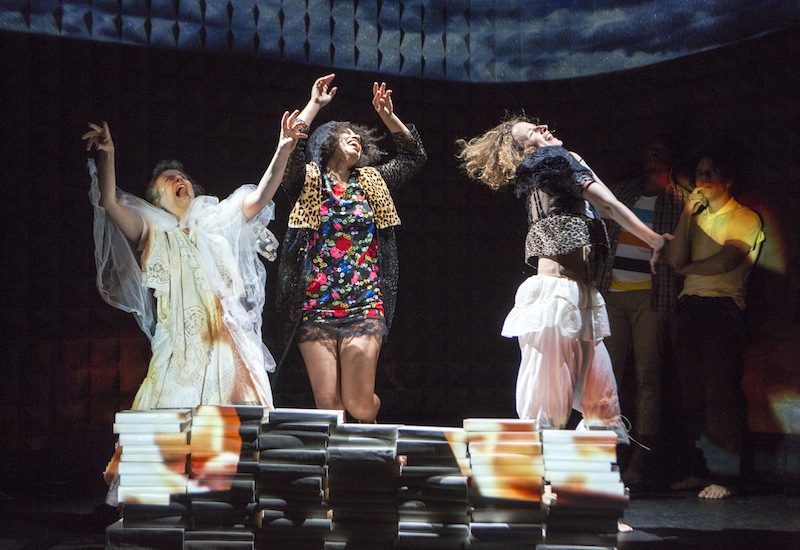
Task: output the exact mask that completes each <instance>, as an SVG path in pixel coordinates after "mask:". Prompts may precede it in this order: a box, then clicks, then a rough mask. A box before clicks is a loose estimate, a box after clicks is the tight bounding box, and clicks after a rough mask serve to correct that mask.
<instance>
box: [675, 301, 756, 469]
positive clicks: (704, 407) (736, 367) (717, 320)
mask: <svg viewBox="0 0 800 550" xmlns="http://www.w3.org/2000/svg"><path fill="white" fill-rule="evenodd" d="M674 323H675V324H674V344H675V358H676V362H677V366H678V372H679V375H680V384H681V396H682V402H683V412H684V415H685V418H684V421H685V422H686V428H687V435H688V437H689V439H691V440H693V441H697V440H698V439H700V438H701V437H702V438H703V439H704V440H705V441H706V442H707V443H710V444H711V446H713V447H715V448H717V449H719V450H720V451H721V452H722V453H723V454H727V455H729V456H735V457H740V456H741V449H742V440H743V437H744V433H745V428H746V425H747V423H746V413H747V409H746V401H745V396H744V393H743V391H742V387H741V383H742V371H743V354H744V348H745V344H746V339H747V327H746V324H745V317H744V312H743V311H742V310H741V309H740V308H739V307H738V306H737V305H736V304H735V302H734V301H733V300H732V299H731V298H706V297H700V296H684V297H682V298H681V299H680V300H679V301H678V305H677V307H676V310H675V316H674ZM692 456H694V457H695V458H692ZM696 457H697V455H696V454H695V453H690V454H689V456H688V457H687V459H688V464H687V469H688V472H687V473H688V474H689V475H697V476H702V475H703V473H704V471H705V467H704V466H703V464H702V462H699V461H698V460H697V458H696ZM705 458H706V462H707V463H708V464H707V466H708V468H709V469H710V470H711V473H712V474H714V473H715V471H716V470H717V468H716V466H717V465H715V464H713V463H712V461H711V460H710V458H711V457H709V456H706V457H705ZM737 474H738V472H737Z"/></svg>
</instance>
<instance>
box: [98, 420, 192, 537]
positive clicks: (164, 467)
mask: <svg viewBox="0 0 800 550" xmlns="http://www.w3.org/2000/svg"><path fill="white" fill-rule="evenodd" d="M191 420H192V409H188V408H187V409H155V410H135V411H134V410H127V411H119V412H117V413H116V414H115V416H114V425H113V430H114V433H115V434H117V436H118V441H117V443H118V445H119V447H120V449H121V451H120V454H119V458H120V461H119V464H118V476H119V489H118V499H119V502H120V504H121V506H122V516H123V518H122V519H120V520H119V521H117V522H116V523H114V524H112V525H110V526H108V528H107V529H106V548H111V549H113V548H128V547H131V546H132V545H133V546H137V545H142V544H143V543H145V542H146V543H147V544H150V545H153V546H154V547H158V548H178V549H180V548H183V544H184V530H185V529H187V528H190V527H191V525H192V516H191V508H190V506H189V505H188V504H187V503H186V502H185V501H182V500H181V498H182V497H184V496H185V493H186V490H187V485H188V480H189V474H188V472H189V470H188V458H189V433H190V427H191Z"/></svg>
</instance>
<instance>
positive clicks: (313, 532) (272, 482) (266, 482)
mask: <svg viewBox="0 0 800 550" xmlns="http://www.w3.org/2000/svg"><path fill="white" fill-rule="evenodd" d="M343 422H344V412H343V411H337V410H325V409H290V408H279V409H275V410H273V411H270V412H269V416H268V419H267V420H266V421H265V422H264V423H262V426H261V435H259V436H258V449H259V456H260V458H259V463H258V471H259V473H258V483H257V486H256V487H257V488H256V490H257V492H258V502H259V508H260V509H261V514H262V521H261V527H260V529H259V531H258V540H259V544H261V543H263V546H264V547H265V548H280V549H283V548H292V549H295V550H306V549H308V550H312V549H313V550H319V549H321V548H322V546H323V545H324V543H325V540H326V538H327V536H328V534H329V532H330V529H331V521H330V518H329V517H328V505H327V504H326V503H325V495H326V491H327V486H328V468H327V465H326V460H327V451H326V450H327V448H328V441H329V439H330V436H331V432H332V431H333V430H334V429H335V428H336V426H338V425H339V424H341V423H343Z"/></svg>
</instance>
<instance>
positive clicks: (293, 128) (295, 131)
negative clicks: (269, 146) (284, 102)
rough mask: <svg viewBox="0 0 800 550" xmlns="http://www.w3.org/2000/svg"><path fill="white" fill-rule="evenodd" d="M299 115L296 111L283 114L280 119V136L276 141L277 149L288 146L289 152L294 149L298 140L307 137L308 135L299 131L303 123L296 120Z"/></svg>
mask: <svg viewBox="0 0 800 550" xmlns="http://www.w3.org/2000/svg"><path fill="white" fill-rule="evenodd" d="M299 114H300V111H298V110H297V109H295V110H294V111H293V112H291V113H290V112H289V111H284V112H283V116H282V117H281V136H280V138H279V139H278V147H279V148H280V147H283V146H286V145H288V146H289V147H290V150H291V149H294V147H295V145H297V140H298V139H300V138H306V137H308V134H304V133H303V132H301V131H300V128H301V127H302V126H303V125H304V124H305V122H303V121H302V120H299V119H298V118H297V115H299Z"/></svg>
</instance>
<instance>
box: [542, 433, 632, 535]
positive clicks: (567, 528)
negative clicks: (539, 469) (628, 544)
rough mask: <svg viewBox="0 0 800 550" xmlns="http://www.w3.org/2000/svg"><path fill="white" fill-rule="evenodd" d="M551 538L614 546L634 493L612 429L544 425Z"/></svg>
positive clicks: (547, 528) (546, 501) (547, 522)
mask: <svg viewBox="0 0 800 550" xmlns="http://www.w3.org/2000/svg"><path fill="white" fill-rule="evenodd" d="M542 442H543V444H544V468H545V478H546V479H547V482H548V484H549V485H548V491H547V494H546V495H545V498H544V499H543V503H544V508H545V509H546V510H547V518H546V519H545V528H544V532H545V542H546V543H547V544H551V545H553V544H560V545H565V544H566V545H585V546H595V547H597V546H600V547H614V546H616V542H617V533H618V522H619V521H620V520H621V518H622V516H623V513H624V510H625V508H626V507H627V506H628V502H629V495H628V490H627V489H626V487H625V485H624V483H623V482H622V479H621V477H620V472H619V467H618V466H617V463H616V462H617V434H616V433H614V432H613V431H611V430H579V431H575V430H543V431H542Z"/></svg>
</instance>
